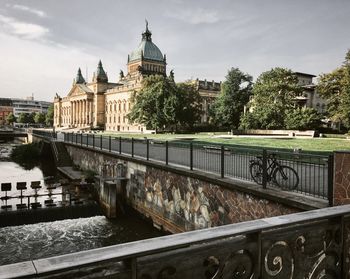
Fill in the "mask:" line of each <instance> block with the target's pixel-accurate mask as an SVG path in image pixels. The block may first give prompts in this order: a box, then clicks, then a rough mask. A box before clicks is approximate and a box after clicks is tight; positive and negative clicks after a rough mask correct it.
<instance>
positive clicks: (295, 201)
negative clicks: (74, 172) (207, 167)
mask: <svg viewBox="0 0 350 279" xmlns="http://www.w3.org/2000/svg"><path fill="white" fill-rule="evenodd" d="M65 144H66V145H68V146H72V147H75V148H79V149H84V150H89V151H91V152H98V153H101V154H103V155H105V156H111V157H115V158H118V159H120V160H125V161H130V162H134V163H138V164H142V165H145V166H148V167H153V168H157V169H161V170H164V171H168V172H172V173H176V174H180V175H184V176H188V177H192V178H196V179H199V180H203V181H206V182H209V183H212V184H215V185H218V186H222V187H224V188H226V189H230V190H236V191H240V192H243V193H247V194H251V195H254V196H257V197H259V198H265V199H268V200H271V201H275V202H278V203H281V204H284V205H287V206H290V207H293V208H297V209H301V210H313V209H319V208H325V207H327V206H328V201H326V200H323V199H317V198H314V197H308V196H305V195H302V194H299V193H294V192H287V191H282V190H277V189H276V190H275V189H271V188H270V189H263V188H262V186H258V185H257V184H255V183H253V182H249V181H244V180H240V179H234V178H221V177H220V176H219V175H215V174H211V173H207V172H203V171H198V170H193V171H191V170H189V169H186V168H182V167H178V166H173V165H165V164H164V163H161V162H157V161H147V160H145V159H143V158H137V157H131V156H128V155H123V154H119V153H114V152H109V151H108V150H99V149H94V148H91V147H86V146H77V145H75V144H71V143H67V142H66V143H65Z"/></svg>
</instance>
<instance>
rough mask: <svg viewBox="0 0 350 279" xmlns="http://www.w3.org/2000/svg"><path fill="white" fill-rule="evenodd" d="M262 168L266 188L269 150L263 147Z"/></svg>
mask: <svg viewBox="0 0 350 279" xmlns="http://www.w3.org/2000/svg"><path fill="white" fill-rule="evenodd" d="M262 168H263V177H262V186H263V188H264V189H266V184H267V151H266V149H263V158H262Z"/></svg>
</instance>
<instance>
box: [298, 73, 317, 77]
mask: <svg viewBox="0 0 350 279" xmlns="http://www.w3.org/2000/svg"><path fill="white" fill-rule="evenodd" d="M294 73H295V74H296V75H298V76H304V77H316V76H315V75H311V74H307V73H302V72H294Z"/></svg>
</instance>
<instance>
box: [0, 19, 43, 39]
mask: <svg viewBox="0 0 350 279" xmlns="http://www.w3.org/2000/svg"><path fill="white" fill-rule="evenodd" d="M1 27H2V28H3V29H4V31H5V32H6V33H9V34H12V35H16V36H18V37H21V38H24V39H41V38H43V37H44V36H45V35H47V34H48V33H49V29H47V28H45V27H43V26H41V25H38V24H33V23H27V22H23V21H19V20H17V19H15V18H12V17H7V16H3V15H0V28H1Z"/></svg>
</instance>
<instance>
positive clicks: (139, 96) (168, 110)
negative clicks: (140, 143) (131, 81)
mask: <svg viewBox="0 0 350 279" xmlns="http://www.w3.org/2000/svg"><path fill="white" fill-rule="evenodd" d="M131 101H132V103H133V107H132V109H131V112H130V113H129V114H128V119H129V120H130V121H131V122H132V123H140V124H143V125H145V126H146V128H147V129H154V130H156V131H157V130H159V129H162V128H168V127H169V126H171V125H175V124H176V109H177V106H178V99H177V96H176V85H175V83H174V82H173V81H172V80H171V79H168V78H167V77H164V76H161V75H151V76H149V77H146V78H145V79H144V80H143V81H142V89H141V90H140V91H139V92H134V94H133V96H132V97H131Z"/></svg>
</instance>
